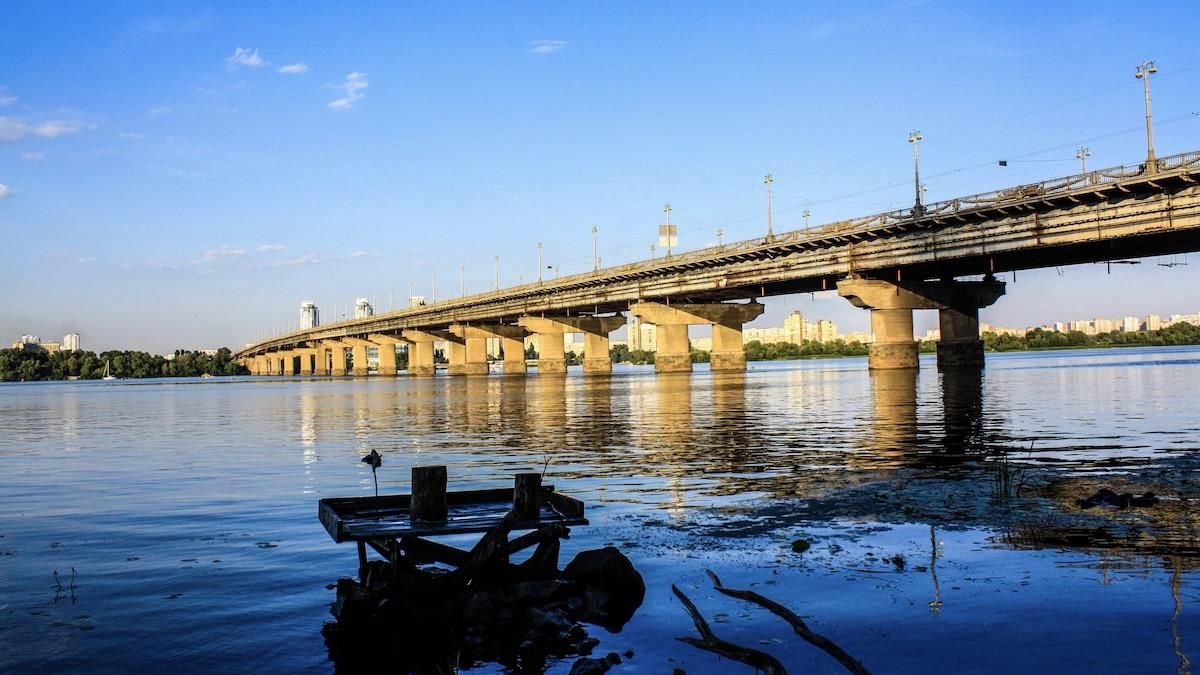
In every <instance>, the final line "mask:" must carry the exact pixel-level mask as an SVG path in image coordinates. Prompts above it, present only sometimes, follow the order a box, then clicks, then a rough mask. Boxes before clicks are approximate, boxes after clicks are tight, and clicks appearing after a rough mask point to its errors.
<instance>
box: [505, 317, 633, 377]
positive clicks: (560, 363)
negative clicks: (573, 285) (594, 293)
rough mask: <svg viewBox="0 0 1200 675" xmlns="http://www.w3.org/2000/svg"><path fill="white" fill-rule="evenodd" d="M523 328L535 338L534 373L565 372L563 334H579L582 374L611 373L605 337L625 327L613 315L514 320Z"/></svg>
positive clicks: (610, 358) (619, 319)
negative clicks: (582, 351)
mask: <svg viewBox="0 0 1200 675" xmlns="http://www.w3.org/2000/svg"><path fill="white" fill-rule="evenodd" d="M517 323H518V324H520V325H521V326H522V327H523V328H526V329H528V330H529V331H531V332H533V333H536V334H537V336H538V373H539V374H542V373H565V372H567V354H566V351H565V350H564V349H563V335H565V334H567V333H583V335H584V337H583V340H584V343H583V344H584V347H583V349H584V355H583V372H584V374H585V375H606V374H608V373H611V372H612V357H611V356H610V355H609V352H608V334H609V333H611V332H613V331H614V330H617V329H618V328H620V327H621V326H624V325H625V317H624V316H622V315H620V314H618V315H616V316H523V317H521V318H520V319H518V320H517Z"/></svg>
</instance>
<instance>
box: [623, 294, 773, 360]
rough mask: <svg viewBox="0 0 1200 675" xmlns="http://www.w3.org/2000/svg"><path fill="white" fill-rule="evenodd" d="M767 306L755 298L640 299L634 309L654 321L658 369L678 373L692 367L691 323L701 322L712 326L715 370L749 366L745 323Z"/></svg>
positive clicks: (645, 319)
mask: <svg viewBox="0 0 1200 675" xmlns="http://www.w3.org/2000/svg"><path fill="white" fill-rule="evenodd" d="M763 309H764V308H763V306H762V305H760V304H758V303H757V302H754V301H751V302H749V303H745V304H740V303H732V302H716V303H706V304H698V303H697V304H676V305H667V304H663V303H658V302H639V303H636V304H634V305H633V306H632V307H630V312H631V313H632V314H633V315H634V316H636V317H638V318H639V319H641V320H642V321H644V322H646V323H651V324H654V330H655V341H656V342H657V344H658V351H657V353H655V355H654V372H657V373H677V372H691V370H692V354H691V348H690V345H689V343H688V326H690V325H701V324H709V325H711V326H712V331H713V350H712V354H711V359H710V361H711V363H710V368H711V369H712V370H713V371H714V372H720V371H744V370H746V348H745V346H744V345H743V344H742V326H743V325H744V324H746V323H749V322H750V321H753V320H754V319H757V318H758V317H759V316H761V315H762V313H763Z"/></svg>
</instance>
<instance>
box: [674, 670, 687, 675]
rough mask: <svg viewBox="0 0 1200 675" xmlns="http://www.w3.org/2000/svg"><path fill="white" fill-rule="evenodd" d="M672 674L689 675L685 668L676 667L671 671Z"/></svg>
mask: <svg viewBox="0 0 1200 675" xmlns="http://www.w3.org/2000/svg"><path fill="white" fill-rule="evenodd" d="M671 675H687V671H686V670H684V669H683V668H675V669H673V670H672V671H671Z"/></svg>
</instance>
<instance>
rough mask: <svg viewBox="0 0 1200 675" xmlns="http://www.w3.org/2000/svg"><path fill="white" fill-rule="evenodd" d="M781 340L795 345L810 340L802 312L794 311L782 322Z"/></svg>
mask: <svg viewBox="0 0 1200 675" xmlns="http://www.w3.org/2000/svg"><path fill="white" fill-rule="evenodd" d="M783 339H784V341H786V342H792V343H795V344H800V343H801V342H804V341H805V340H810V339H812V338H811V337H810V329H809V326H808V322H807V321H805V320H804V312H801V311H800V310H796V311H794V312H792V313H791V314H788V315H787V318H786V319H784V320H783Z"/></svg>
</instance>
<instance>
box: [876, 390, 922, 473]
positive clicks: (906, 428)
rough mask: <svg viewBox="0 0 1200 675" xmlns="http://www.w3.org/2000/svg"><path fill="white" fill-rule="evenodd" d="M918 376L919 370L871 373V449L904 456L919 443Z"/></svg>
mask: <svg viewBox="0 0 1200 675" xmlns="http://www.w3.org/2000/svg"><path fill="white" fill-rule="evenodd" d="M917 373H918V370H917V369H916V368H892V369H886V370H874V371H872V372H871V401H872V404H873V406H874V412H875V420H874V424H873V425H872V426H871V428H872V430H873V435H872V442H871V447H872V448H873V449H874V450H876V451H877V452H879V453H881V454H883V455H887V456H903V455H905V454H907V453H909V452H911V451H912V450H913V448H914V446H915V445H916V443H917Z"/></svg>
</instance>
